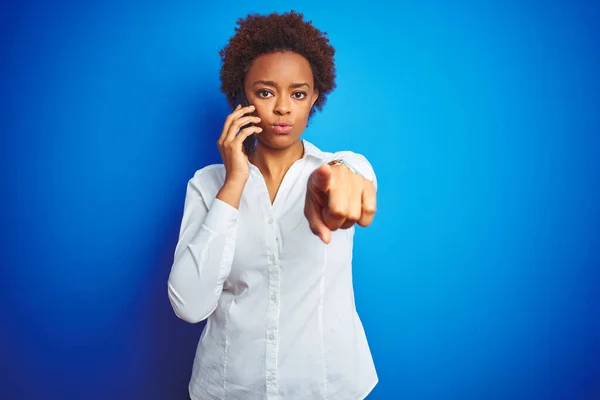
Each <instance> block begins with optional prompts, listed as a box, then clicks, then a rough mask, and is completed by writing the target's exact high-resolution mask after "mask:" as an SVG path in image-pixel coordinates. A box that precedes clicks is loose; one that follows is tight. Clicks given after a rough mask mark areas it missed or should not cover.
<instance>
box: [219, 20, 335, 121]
mask: <svg viewBox="0 0 600 400" xmlns="http://www.w3.org/2000/svg"><path fill="white" fill-rule="evenodd" d="M237 25H239V26H238V27H236V28H235V32H236V33H235V34H234V35H233V36H232V37H231V38H230V39H229V42H228V43H227V45H226V46H225V47H224V48H223V49H222V50H221V51H220V52H219V54H220V56H221V62H222V65H221V74H220V76H221V91H222V92H223V93H225V95H226V96H227V101H228V103H229V105H230V107H232V106H233V102H234V95H235V92H236V90H237V89H238V88H239V87H241V86H243V82H244V77H245V76H246V73H247V72H248V70H249V68H250V65H251V64H252V62H253V61H254V60H255V59H256V58H257V57H258V56H260V55H263V54H270V53H275V52H279V51H291V52H294V53H297V54H300V55H302V56H303V57H304V58H306V59H307V60H308V62H309V64H310V66H311V69H312V73H313V77H314V86H315V89H316V90H318V91H319V97H318V98H317V101H316V102H315V104H314V107H313V108H312V109H311V111H310V115H311V116H312V115H313V114H314V111H315V109H318V110H319V111H320V110H322V108H323V106H324V105H325V102H326V101H327V95H328V94H329V93H330V92H331V91H332V90H333V89H334V88H335V86H336V85H335V75H336V71H335V64H334V55H335V49H334V48H333V46H331V44H329V39H328V38H327V37H326V36H327V32H321V31H320V30H318V29H317V28H315V27H314V26H313V24H312V21H308V22H306V21H304V15H303V14H300V13H296V12H295V11H290V12H288V13H283V14H278V13H272V14H269V15H258V14H248V16H247V17H246V18H240V19H238V21H237Z"/></svg>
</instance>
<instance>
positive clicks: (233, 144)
mask: <svg viewBox="0 0 600 400" xmlns="http://www.w3.org/2000/svg"><path fill="white" fill-rule="evenodd" d="M253 111H254V106H248V107H240V106H239V105H238V106H237V107H236V108H235V110H233V112H232V113H231V114H229V115H228V116H227V118H226V119H225V124H224V125H223V131H222V132H221V137H220V138H219V140H218V142H217V146H218V147H219V152H220V153H221V158H222V159H223V164H224V165H225V171H226V177H225V182H226V183H234V182H235V183H239V184H243V185H245V183H246V181H247V180H248V176H249V175H250V168H248V156H246V153H245V152H244V146H243V144H244V140H245V139H246V138H247V137H248V136H250V135H252V134H253V133H260V132H262V128H261V127H259V126H256V125H253V126H249V127H247V128H245V129H243V130H242V131H241V132H239V131H240V127H242V126H244V125H247V124H250V123H253V124H258V123H259V122H260V118H259V117H256V116H253V115H245V114H249V113H251V112H253ZM238 132H239V134H238Z"/></svg>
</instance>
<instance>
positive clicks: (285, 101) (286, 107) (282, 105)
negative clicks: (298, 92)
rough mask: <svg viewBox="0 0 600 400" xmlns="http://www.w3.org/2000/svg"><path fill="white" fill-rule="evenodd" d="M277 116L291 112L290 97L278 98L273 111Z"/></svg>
mask: <svg viewBox="0 0 600 400" xmlns="http://www.w3.org/2000/svg"><path fill="white" fill-rule="evenodd" d="M273 112H275V114H277V115H287V114H289V113H290V112H291V108H290V98H289V97H288V96H278V98H277V102H276V103H275V109H274V110H273Z"/></svg>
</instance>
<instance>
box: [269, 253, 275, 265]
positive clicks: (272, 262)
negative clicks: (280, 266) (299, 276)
mask: <svg viewBox="0 0 600 400" xmlns="http://www.w3.org/2000/svg"><path fill="white" fill-rule="evenodd" d="M269 262H270V263H271V264H275V256H274V255H273V254H270V255H269Z"/></svg>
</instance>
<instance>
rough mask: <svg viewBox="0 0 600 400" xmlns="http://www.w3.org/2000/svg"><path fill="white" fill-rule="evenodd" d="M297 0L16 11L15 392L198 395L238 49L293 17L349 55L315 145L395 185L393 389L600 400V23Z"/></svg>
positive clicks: (518, 6) (372, 326) (589, 7)
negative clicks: (201, 302) (206, 233)
mask: <svg viewBox="0 0 600 400" xmlns="http://www.w3.org/2000/svg"><path fill="white" fill-rule="evenodd" d="M69 3H70V4H69ZM217 3H221V5H217ZM284 3H285V8H283V6H282V3H281V2H274V1H265V0H261V1H260V2H248V1H246V2H241V1H237V2H233V3H232V2H217V1H213V2H211V4H209V5H207V4H201V2H197V3H195V4H192V3H180V4H173V3H172V2H168V1H153V2H148V3H146V2H120V1H108V2H107V1H102V2H99V1H94V2H85V4H84V2H59V4H56V5H50V4H45V3H37V4H36V3H32V2H21V3H20V4H19V3H17V2H13V3H7V2H3V3H2V6H0V7H1V8H0V51H1V53H0V74H1V75H0V89H1V96H0V106H1V107H0V113H1V118H0V128H1V133H2V135H1V143H0V144H1V146H0V156H1V157H0V166H1V167H2V185H1V190H2V192H1V195H2V196H1V198H2V207H1V211H0V213H1V214H0V215H1V220H0V222H1V229H2V231H1V243H2V249H1V250H2V251H1V252H0V261H1V266H2V272H1V276H0V282H1V287H0V289H1V290H0V300H1V301H2V314H1V317H0V318H1V319H0V322H1V328H0V332H1V335H0V354H1V360H2V361H1V364H0V365H1V367H0V368H1V373H0V382H1V385H0V398H2V399H83V398H85V399H178V398H183V396H184V395H185V393H186V388H187V381H188V378H189V375H190V371H191V363H192V359H193V355H194V350H195V346H196V343H197V340H198V337H199V335H200V330H201V328H202V326H201V325H189V324H186V323H184V322H182V321H180V320H178V319H177V318H176V317H175V316H174V314H173V313H172V311H171V309H170V305H169V302H168V299H167V290H166V281H167V277H168V273H169V269H170V266H171V262H172V257H173V251H174V247H175V243H176V237H177V233H178V229H179V222H180V218H181V214H182V209H183V200H184V195H185V187H186V183H187V180H188V179H189V178H190V177H191V176H192V175H193V173H194V171H195V170H197V169H199V168H201V167H202V166H204V165H206V164H209V163H215V162H219V155H218V152H217V150H216V147H215V142H216V138H217V136H218V134H219V132H220V127H221V124H222V120H223V118H224V117H225V115H226V114H227V112H228V110H227V106H226V103H225V100H224V98H223V97H222V95H221V94H220V93H219V81H218V77H219V75H218V72H219V67H220V64H219V57H218V50H219V49H221V48H222V47H223V46H224V45H225V44H226V41H227V39H228V38H229V37H230V36H231V35H232V34H233V28H234V23H235V20H236V19H237V18H238V17H240V16H245V15H246V14H247V13H248V12H249V11H253V12H260V13H266V12H271V11H285V10H289V9H292V8H294V9H296V10H298V11H301V12H304V13H305V15H306V17H307V19H311V20H312V21H313V22H314V23H315V24H316V25H317V26H318V27H320V28H321V29H323V30H326V31H328V32H329V37H330V39H331V41H332V43H333V45H334V46H335V47H336V48H337V52H338V53H337V57H336V60H337V67H338V80H337V82H338V89H337V90H336V91H335V92H334V93H333V94H332V95H331V96H330V99H329V102H328V104H327V105H326V108H325V112H324V113H322V114H318V115H317V116H316V117H315V119H314V121H313V123H312V124H311V127H310V128H309V129H308V130H307V132H306V135H305V137H306V138H307V139H308V140H311V141H312V142H314V143H315V144H317V145H318V146H320V147H321V148H323V149H326V150H340V149H351V150H354V151H357V152H360V153H363V154H365V155H366V156H367V157H368V158H369V159H370V160H371V162H372V164H373V165H374V167H375V170H376V172H377V174H378V178H379V197H378V198H379V211H378V214H377V216H376V218H375V221H374V223H373V225H372V226H371V227H369V228H368V229H359V230H358V231H357V237H356V250H355V260H356V262H355V265H354V271H355V287H356V299H357V305H358V309H359V313H360V315H361V317H362V320H363V322H364V324H365V328H366V331H367V335H368V337H369V340H370V344H371V348H372V351H373V356H374V359H375V362H376V366H377V369H378V372H379V376H380V383H379V385H378V386H377V388H376V389H375V390H374V391H373V393H372V395H371V396H370V397H369V399H370V400H371V399H372V400H379V399H392V400H393V399H410V400H426V399H459V400H462V399H478V400H479V399H486V400H492V399H503V400H504V399H527V400H532V399H569V400H579V399H585V400H592V399H600V321H599V318H600V317H599V315H600V311H599V310H600V294H599V293H600V272H599V271H598V267H599V266H600V250H599V246H600V239H599V234H600V228H599V226H600V225H599V222H600V218H599V216H600V215H599V213H600V211H599V209H600V207H599V203H600V196H599V191H600V161H599V160H598V155H599V150H600V140H599V137H598V134H599V132H600V118H599V111H600V81H599V74H598V71H599V70H600V28H599V27H598V21H599V20H600V12H599V8H598V7H597V6H594V5H593V4H592V2H590V3H589V4H588V3H584V2H570V3H571V4H569V5H567V3H569V2H567V1H564V2H549V3H547V4H544V5H536V4H535V3H537V2H531V3H519V2H511V3H514V4H507V3H505V2H485V3H482V2H478V1H466V2H458V3H456V2H447V3H443V2H403V3H397V4H395V5H394V4H392V3H386V2H378V1H371V2H368V3H364V2H360V3H358V2H357V3H356V4H354V3H352V2H350V3H348V2H346V3H345V5H344V7H342V4H341V3H340V4H335V5H334V4H326V3H325V2H322V1H313V0H307V1H304V2H294V3H292V2H284Z"/></svg>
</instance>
